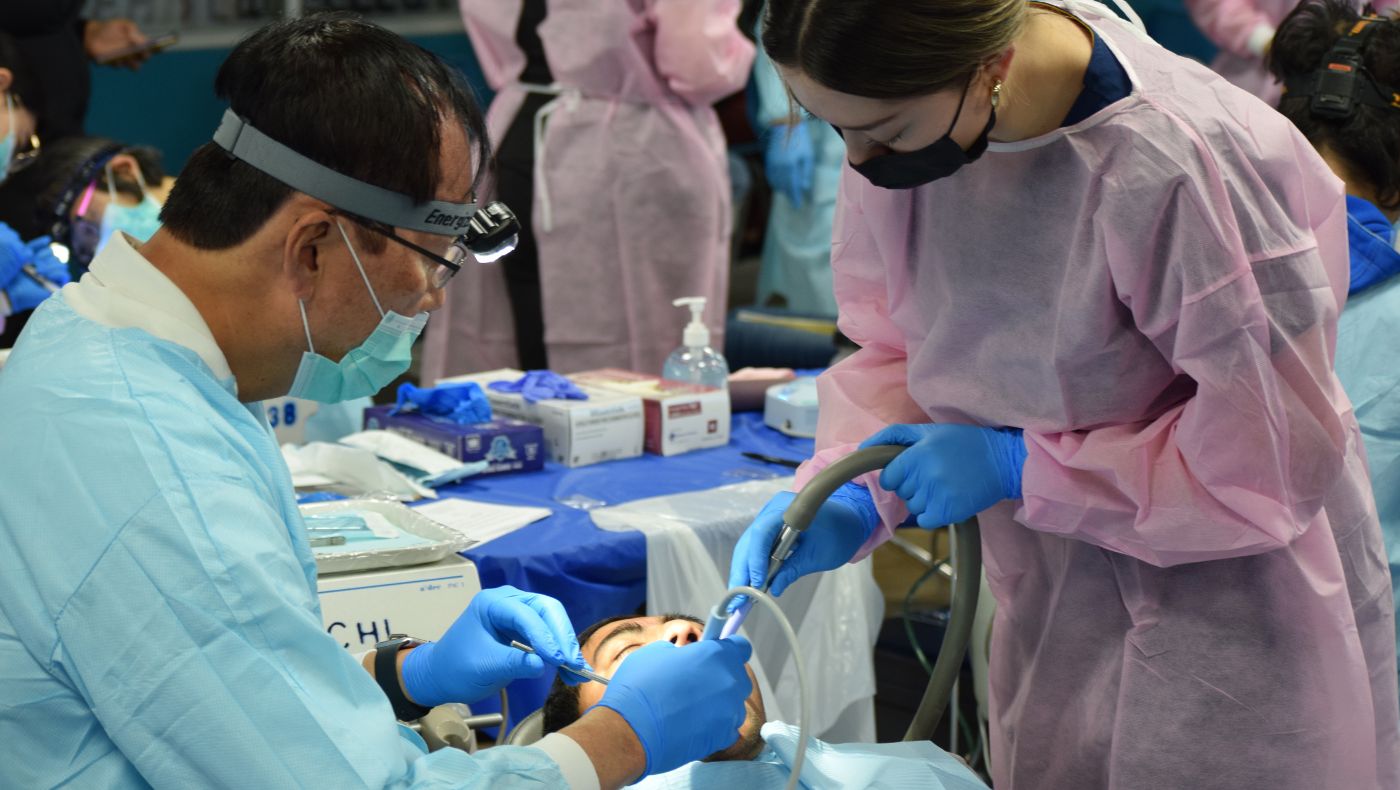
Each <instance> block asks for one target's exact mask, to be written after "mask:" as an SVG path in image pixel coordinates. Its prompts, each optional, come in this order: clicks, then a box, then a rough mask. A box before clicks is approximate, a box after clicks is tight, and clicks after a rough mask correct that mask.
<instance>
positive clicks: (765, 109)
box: [753, 24, 800, 134]
mask: <svg viewBox="0 0 1400 790" xmlns="http://www.w3.org/2000/svg"><path fill="white" fill-rule="evenodd" d="M756 33H757V35H758V39H759V41H760V42H762V40H763V26H762V24H760V25H759V26H758V29H757V31H756ZM753 85H754V93H755V95H756V96H757V99H758V101H757V102H756V105H757V106H756V107H755V114H756V115H757V117H758V125H759V133H760V134H761V133H762V132H763V131H764V130H766V129H767V128H768V127H770V126H774V125H776V124H786V123H788V121H789V120H791V119H792V118H793V116H794V114H795V113H798V112H800V111H799V110H798V108H797V105H796V104H794V103H793V102H792V99H791V98H789V97H788V92H787V86H785V85H783V79H782V77H779V76H778V70H777V69H776V68H775V67H774V66H773V61H772V60H771V59H770V58H769V57H768V52H767V51H765V50H764V49H763V47H762V46H761V45H760V46H759V47H758V52H757V54H755V55H754V61H753Z"/></svg>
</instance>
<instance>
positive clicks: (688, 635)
mask: <svg viewBox="0 0 1400 790" xmlns="http://www.w3.org/2000/svg"><path fill="white" fill-rule="evenodd" d="M661 633H662V636H663V638H665V639H666V641H668V642H670V643H671V644H673V645H675V646H676V647H684V646H686V645H689V644H693V643H695V642H699V641H700V635H701V634H702V633H704V632H703V631H701V630H700V626H698V625H696V624H695V623H692V622H690V621H689V620H670V621H668V622H667V623H666V625H664V626H662V630H661Z"/></svg>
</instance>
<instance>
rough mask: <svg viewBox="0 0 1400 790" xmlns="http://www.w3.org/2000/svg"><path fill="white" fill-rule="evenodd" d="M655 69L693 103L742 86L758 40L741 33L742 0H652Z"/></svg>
mask: <svg viewBox="0 0 1400 790" xmlns="http://www.w3.org/2000/svg"><path fill="white" fill-rule="evenodd" d="M649 13H650V16H651V22H652V24H654V25H655V27H656V54H655V58H656V68H657V71H659V72H660V74H661V78H662V79H663V80H665V81H666V84H667V85H668V86H669V87H670V89H671V90H672V91H673V92H675V93H676V94H677V95H679V96H680V97H681V98H683V99H685V100H686V101H687V102H689V103H690V104H692V105H694V106H697V107H700V106H709V105H711V104H714V103H715V102H717V101H719V100H720V99H723V98H724V97H725V96H728V95H730V94H732V93H734V92H735V91H738V90H739V89H741V88H743V87H744V85H745V83H747V82H748V79H749V69H750V68H752V66H753V58H754V45H753V42H751V41H749V40H748V38H746V37H745V36H744V34H743V33H741V32H739V25H738V19H739V0H654V2H653V3H652V4H651V8H650V11H649Z"/></svg>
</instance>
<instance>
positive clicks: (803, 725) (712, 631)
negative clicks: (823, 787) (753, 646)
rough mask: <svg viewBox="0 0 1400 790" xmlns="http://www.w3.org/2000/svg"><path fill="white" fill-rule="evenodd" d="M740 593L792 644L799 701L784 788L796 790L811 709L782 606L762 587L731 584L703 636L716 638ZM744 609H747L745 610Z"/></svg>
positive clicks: (798, 652) (801, 662) (804, 668)
mask: <svg viewBox="0 0 1400 790" xmlns="http://www.w3.org/2000/svg"><path fill="white" fill-rule="evenodd" d="M740 595H743V596H747V597H748V600H749V603H748V604H745V606H751V605H752V602H753V601H758V602H759V603H761V604H763V605H764V606H766V607H768V611H770V612H772V613H773V615H774V616H775V617H776V618H777V619H778V625H780V626H782V629H783V635H784V636H786V637H787V640H788V645H789V646H791V647H792V660H793V662H794V663H796V664H797V685H798V687H799V689H800V691H801V694H800V695H799V697H798V700H799V702H800V703H801V708H802V709H801V711H800V712H799V713H798V717H797V732H798V738H797V756H796V757H795V758H794V759H793V761H792V775H791V776H789V777H788V783H787V790H796V788H797V785H798V782H800V781H801V780H802V766H803V764H804V763H805V762H806V758H807V742H808V741H809V740H810V739H811V732H810V730H809V728H808V726H807V717H808V716H809V715H810V711H811V709H812V702H811V698H810V694H811V689H810V688H808V685H807V663H806V662H805V661H804V660H803V659H802V646H801V645H800V644H798V642H797V632H796V631H794V630H792V623H789V622H788V619H787V615H785V614H783V609H782V607H781V606H778V602H777V601H775V600H773V597H772V596H771V595H769V594H768V593H766V592H763V591H762V590H758V589H755V588H753V587H733V588H730V589H729V590H728V591H726V592H725V594H724V597H723V598H721V599H720V601H719V603H718V604H716V605H715V608H714V609H712V610H711V612H710V620H709V622H707V623H706V626H705V636H704V637H702V638H705V639H714V638H717V636H718V633H719V629H721V628H723V626H724V621H725V620H728V619H730V617H731V615H728V614H726V613H727V612H728V611H729V604H730V602H731V601H733V600H734V599H735V598H737V597H739V596H740ZM745 611H747V609H745Z"/></svg>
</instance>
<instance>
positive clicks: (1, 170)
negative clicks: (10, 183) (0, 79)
mask: <svg viewBox="0 0 1400 790" xmlns="http://www.w3.org/2000/svg"><path fill="white" fill-rule="evenodd" d="M5 113H6V114H7V116H8V118H7V119H8V120H9V122H10V125H9V126H7V127H5V128H6V132H5V136H4V137H0V181H4V180H5V177H6V176H8V175H9V174H10V162H11V161H13V160H14V158H15V99H14V97H13V96H11V95H10V94H8V93H7V94H5Z"/></svg>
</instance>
